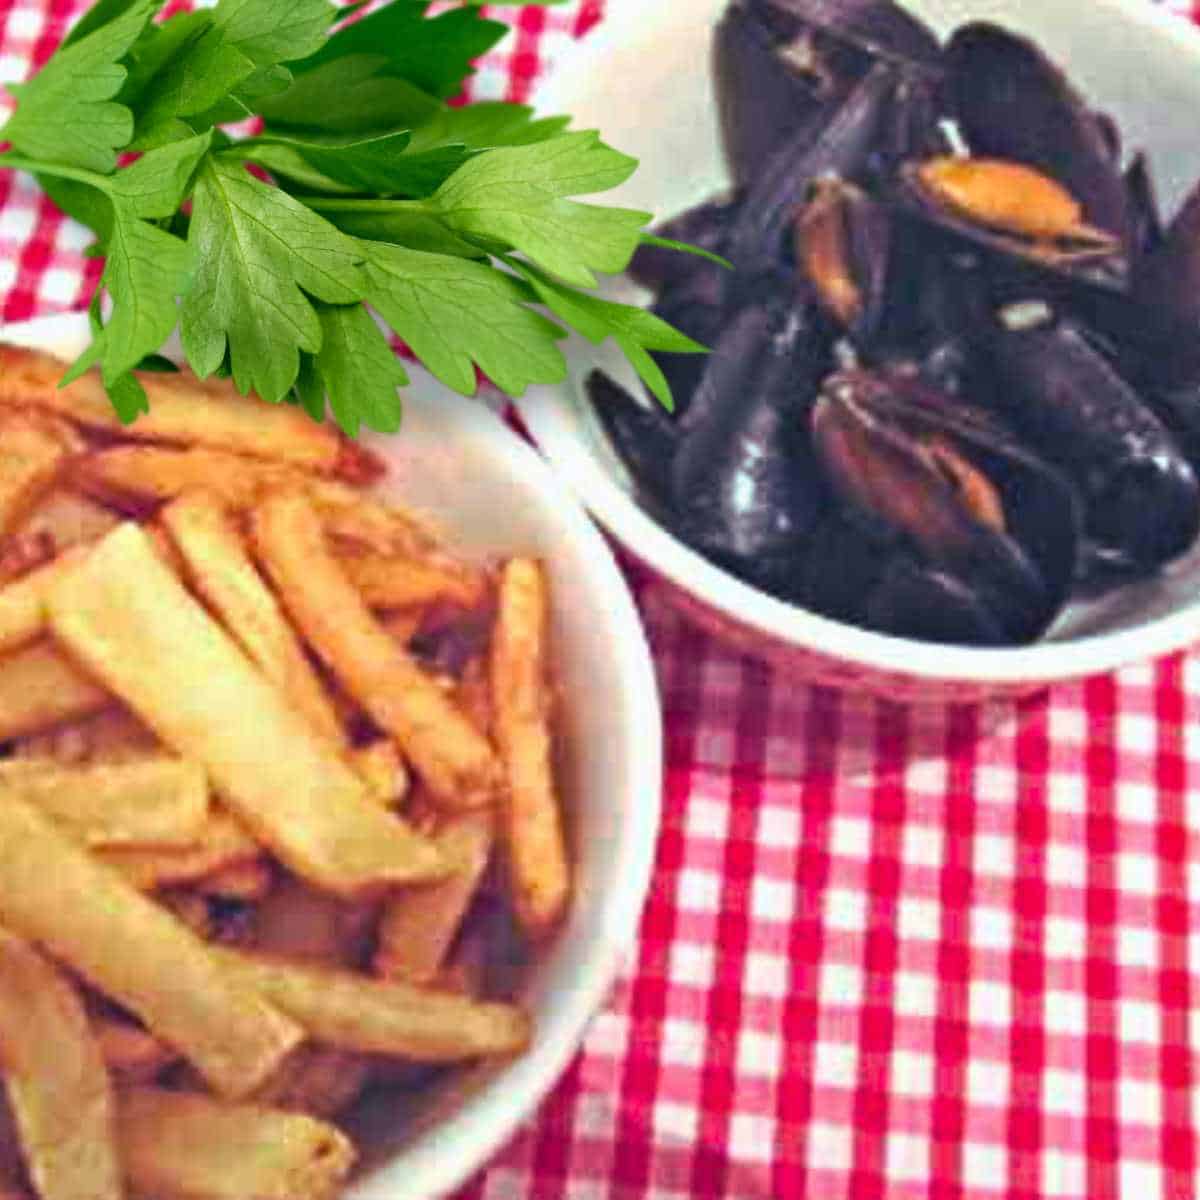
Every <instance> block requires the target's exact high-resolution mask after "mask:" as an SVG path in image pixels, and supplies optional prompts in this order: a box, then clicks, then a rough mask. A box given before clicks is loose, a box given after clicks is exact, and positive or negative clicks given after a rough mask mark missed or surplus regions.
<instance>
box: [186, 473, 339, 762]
mask: <svg viewBox="0 0 1200 1200" xmlns="http://www.w3.org/2000/svg"><path fill="white" fill-rule="evenodd" d="M162 522H163V525H164V526H165V527H166V530H167V532H168V533H169V534H170V535H171V537H172V538H173V539H174V541H175V545H176V546H177V547H178V548H179V552H180V553H181V554H182V555H183V558H184V560H185V562H186V574H187V577H188V578H189V579H190V581H191V582H192V584H193V586H194V587H195V588H196V590H197V591H198V592H199V594H200V596H201V597H202V598H203V599H204V601H205V602H206V603H207V604H208V606H209V608H210V609H211V610H212V611H213V612H214V613H215V614H216V615H217V616H218V617H219V618H220V619H221V621H222V623H223V624H224V625H225V628H226V629H227V630H228V631H229V632H230V633H231V634H233V636H234V638H235V639H236V640H237V641H238V642H239V644H240V645H241V647H242V649H243V650H244V651H245V652H246V653H247V654H248V655H249V656H250V658H251V659H252V660H253V662H255V663H256V664H257V666H258V668H259V670H261V671H262V673H263V674H264V675H265V676H266V677H267V679H268V680H270V682H271V683H273V684H275V686H276V687H278V688H279V690H280V691H281V692H283V694H284V695H285V696H286V697H287V699H288V701H289V702H290V703H291V705H292V707H293V708H295V709H296V711H297V712H298V713H300V715H301V716H302V717H304V719H305V720H306V721H307V722H308V723H309V725H311V726H312V728H313V730H314V731H315V732H316V733H318V734H319V735H320V736H321V737H322V738H324V739H325V740H326V741H327V742H328V743H329V744H330V745H331V746H333V747H335V748H337V749H340V748H341V747H342V746H343V745H344V744H345V740H346V739H345V734H344V733H343V732H342V726H341V723H340V722H339V721H338V717H337V713H336V712H334V710H333V706H332V704H330V702H329V697H328V696H326V694H325V690H324V688H322V686H321V681H320V679H318V678H317V674H316V672H315V671H314V670H313V668H312V666H311V665H310V663H309V661H308V659H307V658H305V656H304V650H303V648H302V647H301V645H300V642H299V640H298V639H297V637H296V635H295V633H293V632H292V627H291V626H290V625H289V624H288V623H287V619H286V618H285V617H284V615H283V613H282V611H281V610H280V608H279V602H278V601H277V600H276V599H275V597H274V595H273V594H272V592H271V590H270V589H269V588H268V587H267V585H266V584H265V583H264V582H263V580H262V577H261V576H260V575H259V573H258V571H257V570H256V569H255V566H254V564H253V563H252V562H251V561H250V556H249V555H248V554H247V553H246V551H245V548H244V547H243V545H242V539H241V537H240V536H239V535H238V532H237V530H236V529H235V528H234V526H233V524H232V522H231V521H230V520H229V518H228V516H227V515H226V513H225V511H224V509H222V507H221V505H220V504H219V502H218V501H216V500H214V499H213V497H212V496H211V495H210V494H208V493H205V492H189V493H186V494H185V495H183V496H181V497H180V498H179V499H178V500H174V501H172V502H171V503H170V504H168V505H167V507H166V508H165V509H163V513H162Z"/></svg>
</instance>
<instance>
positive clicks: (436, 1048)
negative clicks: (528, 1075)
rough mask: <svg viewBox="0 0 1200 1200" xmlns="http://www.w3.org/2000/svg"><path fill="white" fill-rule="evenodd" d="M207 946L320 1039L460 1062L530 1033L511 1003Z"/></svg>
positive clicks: (518, 1045)
mask: <svg viewBox="0 0 1200 1200" xmlns="http://www.w3.org/2000/svg"><path fill="white" fill-rule="evenodd" d="M212 952H213V954H214V955H216V957H217V959H218V961H219V962H220V963H221V965H222V966H224V967H227V968H228V969H229V970H230V971H231V973H232V974H233V976H234V978H235V979H237V981H238V982H239V983H240V984H242V985H243V986H245V987H253V988H257V989H258V990H259V991H260V992H261V993H262V995H263V996H265V997H267V998H268V999H269V1000H270V1001H271V1003H273V1004H275V1005H277V1006H278V1007H279V1008H280V1009H282V1011H284V1012H286V1013H288V1014H289V1015H290V1016H291V1017H292V1018H293V1019H294V1020H295V1021H297V1022H299V1023H300V1025H302V1026H303V1027H304V1028H305V1029H306V1030H307V1031H308V1033H309V1035H310V1036H311V1037H312V1038H313V1039H314V1040H315V1041H317V1042H321V1043H323V1044H324V1045H328V1046H334V1047H337V1048H339V1049H343V1050H357V1051H361V1052H362V1053H364V1054H394V1055H398V1056H400V1057H402V1058H410V1059H413V1060H415V1061H417V1062H459V1061H464V1060H467V1059H472V1058H479V1057H481V1056H486V1055H497V1054H511V1053H515V1052H516V1051H519V1050H522V1049H523V1048H524V1047H525V1045H526V1044H527V1043H528V1040H529V1018H528V1017H527V1016H526V1015H525V1013H523V1012H522V1011H521V1010H520V1009H519V1008H516V1007H515V1006H513V1005H509V1004H483V1003H477V1002H474V1001H471V1000H467V999H464V998H463V997H461V996H453V995H450V994H448V993H445V992H437V991H433V990H431V989H427V988H418V987H412V986H410V985H408V984H403V983H390V982H389V983H384V982H382V981H379V980H374V979H367V978H365V977H363V976H361V975H356V974H351V973H350V972H348V971H335V970H328V969H326V968H323V967H313V966H306V965H301V964H299V963H295V962H290V961H288V960H286V959H281V958H271V957H268V956H266V955H259V954H247V953H246V952H244V951H241V950H230V949H227V948H225V947H223V946H214V947H213V950H212Z"/></svg>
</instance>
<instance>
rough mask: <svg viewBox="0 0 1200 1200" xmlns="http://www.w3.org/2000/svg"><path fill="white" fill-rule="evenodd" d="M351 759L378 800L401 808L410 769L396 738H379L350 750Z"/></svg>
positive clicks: (406, 789) (376, 800) (390, 806)
mask: <svg viewBox="0 0 1200 1200" xmlns="http://www.w3.org/2000/svg"><path fill="white" fill-rule="evenodd" d="M350 763H351V765H352V766H353V767H354V769H355V770H356V771H357V772H358V775H359V778H360V779H362V781H363V783H365V784H366V785H367V792H368V794H369V795H370V797H371V799H372V800H374V801H375V802H376V803H377V804H380V805H382V806H383V807H384V808H399V807H400V806H401V805H402V804H403V803H404V797H405V796H406V795H408V785H409V778H408V770H407V768H406V767H405V765H404V759H402V758H401V757H400V752H399V751H398V750H397V749H396V744H395V742H388V741H377V742H372V743H371V744H370V745H369V746H363V747H362V748H361V749H358V750H351V751H350Z"/></svg>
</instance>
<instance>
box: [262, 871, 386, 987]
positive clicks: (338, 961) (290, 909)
mask: <svg viewBox="0 0 1200 1200" xmlns="http://www.w3.org/2000/svg"><path fill="white" fill-rule="evenodd" d="M361 912H362V910H361V906H357V905H349V904H346V903H345V902H344V901H341V900H338V899H337V898H336V897H334V896H330V895H328V894H326V893H324V892H317V891H314V890H313V889H312V888H310V887H307V886H306V885H305V884H304V883H302V882H301V881H300V880H298V879H294V878H292V877H291V876H288V877H286V878H284V879H281V880H280V881H279V883H278V885H277V886H276V888H275V889H274V891H272V893H271V894H270V895H269V896H267V897H266V898H265V899H264V900H263V902H262V903H261V904H260V905H259V906H258V908H257V910H256V911H255V914H254V932H255V943H256V945H257V946H258V947H259V948H260V949H262V950H264V951H266V952H268V953H271V954H278V955H281V956H283V957H286V958H297V959H304V960H305V961H306V962H313V963H324V964H326V965H328V966H341V967H352V966H355V965H356V961H357V959H358V957H359V954H360V951H361V943H362V941H363V940H364V939H363V936H362V934H363V930H362V928H361V925H362V921H361Z"/></svg>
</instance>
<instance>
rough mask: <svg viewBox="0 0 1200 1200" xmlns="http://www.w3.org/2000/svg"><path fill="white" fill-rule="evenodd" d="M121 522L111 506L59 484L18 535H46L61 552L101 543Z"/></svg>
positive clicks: (44, 497) (37, 507)
mask: <svg viewBox="0 0 1200 1200" xmlns="http://www.w3.org/2000/svg"><path fill="white" fill-rule="evenodd" d="M119 524H120V518H119V517H118V516H117V514H116V513H114V512H113V511H112V509H109V508H105V507H104V506H103V505H102V504H97V503H96V501H95V500H90V499H88V497H87V496H82V495H80V494H79V493H78V492H74V491H68V490H67V489H66V488H62V487H56V488H55V489H54V490H53V491H51V492H49V493H48V494H47V495H45V496H43V497H42V499H41V500H39V501H38V503H37V505H36V506H35V507H34V509H33V511H32V512H31V513H30V514H29V516H28V517H26V518H25V520H24V521H23V522H22V523H21V526H20V528H19V529H18V531H17V532H18V534H33V535H38V534H43V535H45V536H47V537H49V538H50V539H51V540H52V541H53V543H54V545H55V546H57V547H58V549H59V550H60V551H62V550H68V549H70V548H71V547H72V546H86V545H90V544H91V543H92V542H98V541H99V540H100V539H101V538H102V537H103V536H104V535H105V534H106V533H109V532H110V531H112V530H113V529H115V528H116V527H117V525H119Z"/></svg>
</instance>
